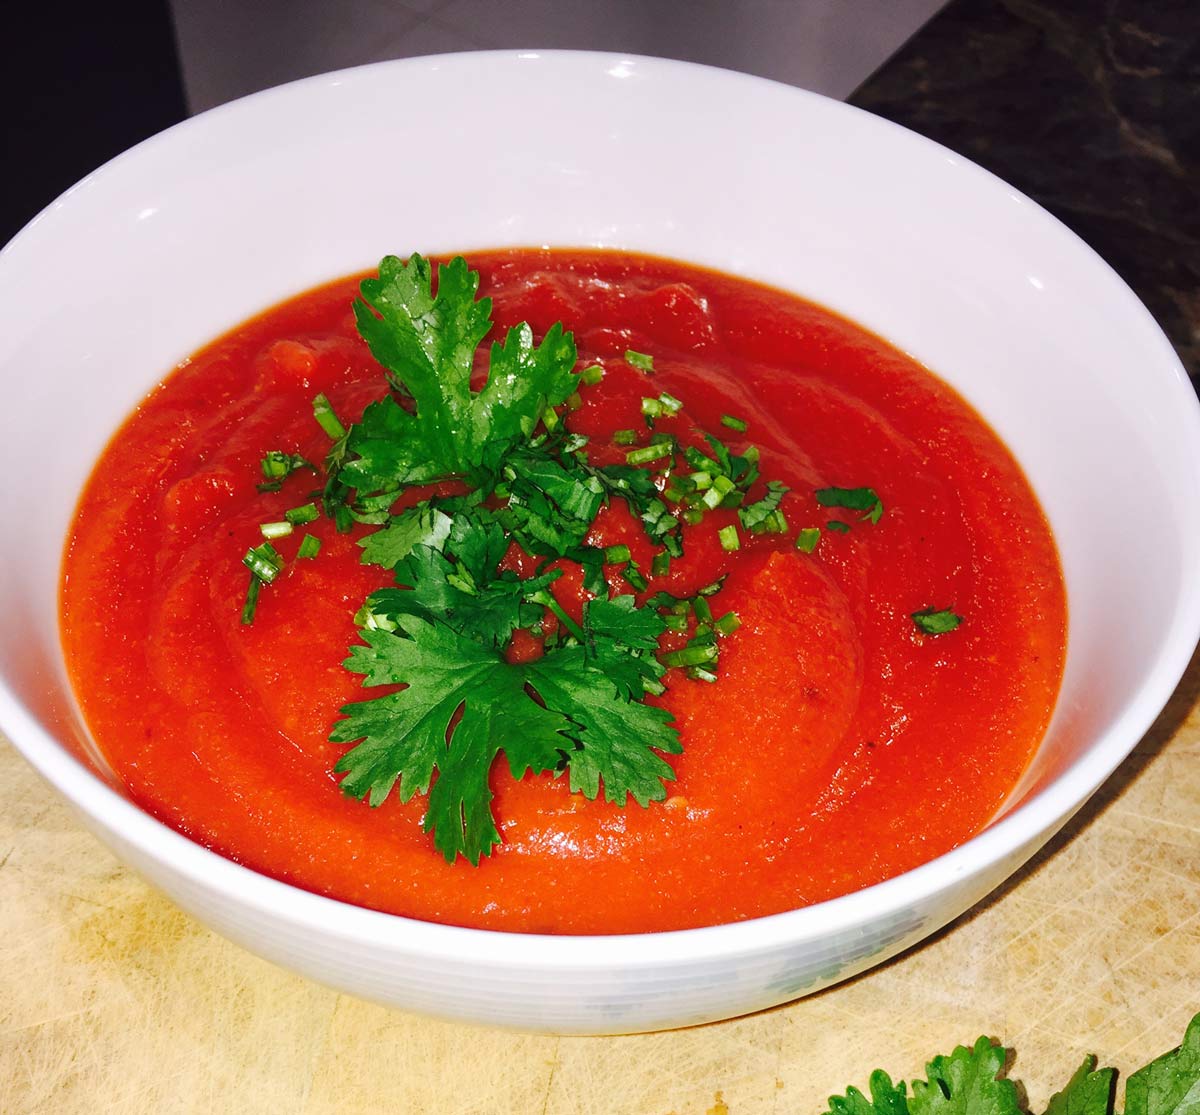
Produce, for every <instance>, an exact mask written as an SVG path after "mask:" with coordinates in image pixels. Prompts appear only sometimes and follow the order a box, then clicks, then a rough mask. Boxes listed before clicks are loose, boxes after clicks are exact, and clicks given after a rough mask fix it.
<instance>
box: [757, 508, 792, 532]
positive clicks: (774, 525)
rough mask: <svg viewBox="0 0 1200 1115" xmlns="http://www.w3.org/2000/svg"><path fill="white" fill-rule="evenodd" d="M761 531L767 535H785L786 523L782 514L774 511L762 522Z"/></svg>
mask: <svg viewBox="0 0 1200 1115" xmlns="http://www.w3.org/2000/svg"><path fill="white" fill-rule="evenodd" d="M762 529H763V531H764V532H765V533H767V534H787V530H788V521H787V519H786V518H784V515H783V512H782V511H780V510H778V509H776V510H774V511H772V512H771V514H770V515H768V516H767V517H766V518H765V519H764V520H763V523H762Z"/></svg>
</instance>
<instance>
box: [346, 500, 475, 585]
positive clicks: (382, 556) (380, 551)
mask: <svg viewBox="0 0 1200 1115" xmlns="http://www.w3.org/2000/svg"><path fill="white" fill-rule="evenodd" d="M451 522H452V520H451V518H450V516H449V515H446V514H444V513H443V512H441V511H439V510H438V509H437V508H436V507H434V506H432V505H431V504H430V503H428V502H424V503H419V504H417V505H416V506H415V507H409V508H407V509H406V510H404V511H402V512H401V513H400V514H399V515H396V516H393V517H392V518H391V519H390V520H389V522H388V525H387V526H385V527H384V528H383V529H382V530H375V531H372V532H371V533H370V534H368V535H366V536H365V537H363V538H360V539H359V541H358V544H359V545H360V546H361V547H362V551H363V553H362V561H363V564H364V565H382V566H383V567H384V569H393V568H395V566H396V563H397V562H399V561H402V560H403V559H404V558H406V557H408V555H409V554H410V553H412V550H413V547H414V546H417V545H424V546H432V547H434V548H435V549H440V548H441V545H442V543H443V542H445V541H446V539H447V537H449V534H450V524H451Z"/></svg>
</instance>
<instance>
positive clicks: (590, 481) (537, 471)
mask: <svg viewBox="0 0 1200 1115" xmlns="http://www.w3.org/2000/svg"><path fill="white" fill-rule="evenodd" d="M572 465H574V466H575V467H572ZM504 476H505V478H506V480H507V481H508V484H507V488H508V493H509V499H508V506H507V507H506V508H505V509H504V511H503V513H502V514H501V520H502V522H503V523H504V525H505V527H506V528H507V529H508V530H509V531H510V532H511V533H512V535H513V537H514V540H515V541H516V542H517V543H518V544H519V545H521V546H522V547H523V548H524V549H526V550H527V551H529V552H530V553H535V554H545V555H552V556H555V557H562V556H563V555H565V554H567V553H568V552H569V551H571V550H574V549H576V548H577V547H578V546H579V545H580V543H582V542H583V540H584V538H586V537H587V534H588V531H590V530H591V528H592V521H593V520H594V519H595V518H596V513H597V512H598V511H599V510H600V508H601V506H602V505H603V503H604V488H603V486H602V485H601V483H600V482H599V481H598V480H597V479H596V478H595V477H593V476H590V475H588V474H587V473H586V472H584V471H583V470H582V469H581V468H579V467H578V466H577V464H576V463H575V462H574V461H573V460H572V461H570V462H566V461H563V460H557V459H555V458H554V457H553V456H550V455H549V454H540V453H534V452H525V453H520V454H517V455H515V456H514V457H512V458H511V459H510V460H509V462H508V464H507V466H506V467H505V470H504Z"/></svg>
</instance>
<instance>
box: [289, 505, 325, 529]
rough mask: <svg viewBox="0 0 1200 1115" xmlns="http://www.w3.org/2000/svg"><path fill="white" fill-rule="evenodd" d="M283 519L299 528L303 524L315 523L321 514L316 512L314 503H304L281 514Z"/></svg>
mask: <svg viewBox="0 0 1200 1115" xmlns="http://www.w3.org/2000/svg"><path fill="white" fill-rule="evenodd" d="M283 517H284V518H285V519H287V521H288V522H289V523H292V524H294V525H295V526H300V525H302V524H303V523H312V522H316V520H317V519H319V518H320V517H321V512H320V511H318V510H317V505H316V504H315V503H305V504H301V506H299V507H293V508H291V509H290V510H288V511H285V512H284V513H283Z"/></svg>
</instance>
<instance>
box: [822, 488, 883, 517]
mask: <svg viewBox="0 0 1200 1115" xmlns="http://www.w3.org/2000/svg"><path fill="white" fill-rule="evenodd" d="M813 495H814V496H815V497H816V500H817V502H818V503H819V504H820V505H821V506H822V507H844V508H846V509H847V510H848V511H862V512H864V514H863V515H862V516H861V517H862V519H864V520H865V521H866V522H868V523H877V522H879V520H880V519H881V518H882V517H883V501H882V500H881V499H880V498H879V495H878V493H876V491H875V489H874V488H818V489H817V490H816V491H815V492H813Z"/></svg>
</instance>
